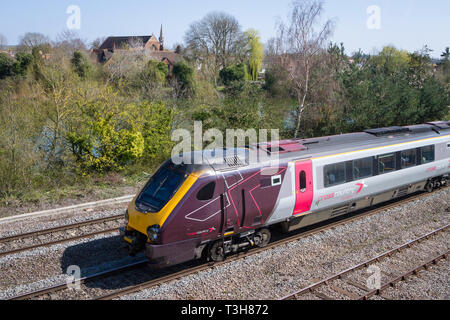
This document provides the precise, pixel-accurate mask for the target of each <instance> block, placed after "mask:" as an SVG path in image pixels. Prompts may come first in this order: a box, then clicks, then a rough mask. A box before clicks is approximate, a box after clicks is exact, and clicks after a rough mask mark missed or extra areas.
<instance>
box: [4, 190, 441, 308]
mask: <svg viewBox="0 0 450 320" xmlns="http://www.w3.org/2000/svg"><path fill="white" fill-rule="evenodd" d="M447 188H448V187H447ZM447 188H444V189H441V190H445V189H447ZM438 191H439V190H437V191H435V192H438ZM429 195H430V193H418V194H417V193H416V194H412V195H409V196H407V198H403V199H400V200H398V199H396V201H395V202H388V203H387V204H380V205H378V206H379V207H377V208H372V209H363V210H365V211H363V212H356V213H352V214H351V215H350V216H348V217H345V216H344V218H343V217H336V218H335V219H340V220H338V221H333V222H328V223H327V224H325V225H324V226H320V227H318V228H314V229H312V230H308V231H305V232H302V233H301V234H296V235H293V236H289V237H287V238H284V239H282V240H278V241H276V242H273V243H270V244H269V245H268V246H266V247H264V248H255V249H252V250H250V251H248V252H240V253H237V254H234V255H233V256H230V257H227V259H226V260H225V261H222V262H218V263H211V262H209V263H204V264H201V265H199V266H196V267H193V268H190V269H186V270H182V271H179V272H176V273H172V274H170V275H167V276H162V277H159V278H157V279H153V280H150V281H148V282H144V283H142V284H139V285H137V286H132V287H129V288H125V289H122V290H117V291H115V292H112V293H110V294H106V295H103V296H99V297H95V298H94V299H95V300H110V299H115V298H118V297H120V296H123V295H125V294H129V293H134V292H137V291H140V290H144V289H147V288H149V287H153V286H156V285H159V284H162V283H165V282H168V281H171V280H176V279H179V278H182V277H184V276H187V275H190V274H194V273H197V272H200V271H204V270H208V269H211V268H215V267H218V266H220V265H223V264H226V263H229V262H232V261H235V260H238V259H241V258H244V257H247V256H251V255H254V254H257V253H260V252H262V251H265V250H270V249H273V248H275V247H277V246H280V245H283V244H287V243H290V242H293V241H296V240H299V239H301V238H304V237H307V236H310V235H313V234H316V233H320V232H322V231H325V230H328V229H332V228H334V227H337V226H339V225H343V224H346V223H350V222H352V221H356V220H359V219H362V218H364V217H367V216H371V215H375V214H377V213H379V212H380V211H384V210H388V209H390V208H394V207H397V206H400V205H402V204H405V203H408V202H411V201H415V200H418V199H421V198H424V197H427V196H429ZM115 230H116V231H118V230H117V229H115ZM147 263H148V261H147V260H145V261H141V262H137V263H135V264H132V265H127V266H123V267H118V268H115V269H112V270H108V271H104V272H101V273H98V274H95V275H92V276H86V277H84V278H82V279H81V283H86V282H89V281H92V280H94V279H98V278H104V277H107V276H109V275H113V274H116V273H118V272H121V271H126V270H128V269H131V268H133V267H137V266H141V265H145V264H147ZM66 288H67V283H60V284H58V285H54V286H49V287H46V288H42V289H38V290H34V291H32V292H28V293H24V294H20V295H17V296H14V297H12V298H10V300H24V299H31V298H34V297H37V296H40V295H44V294H48V293H54V292H57V291H61V290H64V289H66Z"/></svg>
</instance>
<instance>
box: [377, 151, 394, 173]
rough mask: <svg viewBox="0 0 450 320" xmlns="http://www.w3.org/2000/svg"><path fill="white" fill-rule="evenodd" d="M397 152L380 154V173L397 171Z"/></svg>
mask: <svg viewBox="0 0 450 320" xmlns="http://www.w3.org/2000/svg"><path fill="white" fill-rule="evenodd" d="M395 168H396V166H395V153H390V154H384V155H381V156H378V173H379V174H383V173H389V172H393V171H395Z"/></svg>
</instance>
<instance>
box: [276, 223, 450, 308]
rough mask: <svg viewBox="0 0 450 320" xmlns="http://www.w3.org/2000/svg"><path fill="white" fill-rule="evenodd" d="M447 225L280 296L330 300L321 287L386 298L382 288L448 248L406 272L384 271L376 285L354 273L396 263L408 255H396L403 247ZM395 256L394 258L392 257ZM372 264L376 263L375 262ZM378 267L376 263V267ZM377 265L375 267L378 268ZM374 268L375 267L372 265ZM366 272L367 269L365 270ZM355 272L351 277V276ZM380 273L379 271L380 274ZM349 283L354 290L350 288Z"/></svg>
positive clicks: (429, 262)
mask: <svg viewBox="0 0 450 320" xmlns="http://www.w3.org/2000/svg"><path fill="white" fill-rule="evenodd" d="M449 228H450V225H446V226H444V227H442V228H439V229H437V230H434V231H433V232H430V233H428V234H426V235H424V236H421V237H419V238H416V239H414V240H412V241H409V242H407V243H405V244H403V245H401V246H398V247H396V248H394V249H392V250H389V251H386V252H384V253H382V254H380V255H378V256H376V257H374V258H372V259H370V260H367V261H365V262H363V263H360V264H358V265H355V266H353V267H350V268H348V269H346V270H344V271H342V272H340V273H337V274H335V275H332V276H330V277H328V278H326V279H324V280H321V281H318V282H316V283H313V284H311V285H309V286H308V287H306V288H303V289H301V290H299V291H297V292H294V293H292V294H290V295H288V296H286V297H283V298H282V299H281V300H302V297H304V296H305V295H313V296H315V297H317V298H319V299H322V300H332V299H335V298H330V297H329V296H327V295H326V293H324V292H323V291H324V289H326V290H331V291H333V292H334V293H337V294H338V295H342V296H343V297H345V298H347V299H352V300H368V299H370V298H371V297H373V296H375V295H378V296H381V297H382V298H384V299H389V297H386V296H383V294H382V293H383V291H384V290H386V289H388V288H391V287H394V286H395V284H396V283H398V282H400V281H404V280H406V279H407V277H409V276H412V275H417V274H418V272H419V271H420V270H428V268H429V266H430V265H432V264H437V263H438V261H439V260H441V259H447V256H448V253H449V249H448V248H447V249H446V250H445V252H443V253H439V254H437V255H435V256H433V257H432V258H429V259H427V260H426V261H421V262H418V263H417V266H416V267H414V268H413V269H410V270H408V271H406V272H400V274H398V275H394V276H393V275H390V276H389V275H388V278H389V279H388V280H387V281H386V282H385V283H383V284H381V282H380V283H379V286H377V287H376V288H372V289H370V288H368V286H366V285H364V284H361V282H359V281H358V280H355V279H354V278H355V276H356V273H357V272H358V271H361V270H363V269H364V268H366V269H365V270H367V268H369V267H371V266H374V265H375V264H376V263H382V262H383V263H389V262H393V263H394V264H399V261H398V260H400V261H401V260H403V261H404V259H408V255H406V257H403V259H402V257H399V255H400V254H401V253H403V252H404V251H406V250H411V249H412V248H413V247H417V246H418V245H419V244H421V243H423V242H425V241H427V240H429V239H430V238H433V237H436V236H437V235H439V234H441V233H443V232H445V231H447V230H448V229H449ZM417 249H418V248H415V249H413V250H417ZM396 260H397V261H396ZM375 267H376V266H375ZM376 268H378V267H376ZM378 269H379V268H378ZM373 270H375V269H373ZM389 273H392V270H389ZM366 274H367V273H366ZM353 275H355V276H354V277H352V276H353ZM380 276H381V274H380ZM342 283H344V284H345V286H346V288H342ZM352 287H353V289H354V290H352ZM361 291H362V292H363V293H362V294H358V293H357V292H361Z"/></svg>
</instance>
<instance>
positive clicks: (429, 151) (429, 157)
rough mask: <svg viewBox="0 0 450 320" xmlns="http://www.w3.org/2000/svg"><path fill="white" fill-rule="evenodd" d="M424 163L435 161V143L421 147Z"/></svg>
mask: <svg viewBox="0 0 450 320" xmlns="http://www.w3.org/2000/svg"><path fill="white" fill-rule="evenodd" d="M421 154H422V164H426V163H430V162H433V161H434V145H433V146H427V147H423V148H421Z"/></svg>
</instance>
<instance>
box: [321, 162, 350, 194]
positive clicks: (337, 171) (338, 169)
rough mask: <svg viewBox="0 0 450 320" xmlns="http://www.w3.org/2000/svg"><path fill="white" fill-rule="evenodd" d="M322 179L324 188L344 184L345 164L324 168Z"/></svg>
mask: <svg viewBox="0 0 450 320" xmlns="http://www.w3.org/2000/svg"><path fill="white" fill-rule="evenodd" d="M324 177H325V181H324V182H325V187H326V188H327V187H331V186H335V185H338V184H341V183H345V181H346V179H345V162H342V163H336V164H330V165H327V166H325V168H324Z"/></svg>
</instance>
